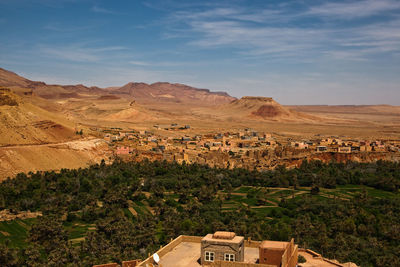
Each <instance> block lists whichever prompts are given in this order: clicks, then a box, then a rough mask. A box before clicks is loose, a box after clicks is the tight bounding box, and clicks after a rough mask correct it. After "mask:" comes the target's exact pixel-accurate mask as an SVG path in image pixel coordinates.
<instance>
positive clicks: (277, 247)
mask: <svg viewBox="0 0 400 267" xmlns="http://www.w3.org/2000/svg"><path fill="white" fill-rule="evenodd" d="M297 257H298V247H297V245H296V244H294V240H293V239H292V240H291V241H290V242H281V241H270V240H265V241H263V242H261V245H260V255H259V263H260V264H267V265H273V266H278V267H279V266H282V267H295V266H296V265H297Z"/></svg>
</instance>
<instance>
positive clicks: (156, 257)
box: [153, 253, 160, 265]
mask: <svg viewBox="0 0 400 267" xmlns="http://www.w3.org/2000/svg"><path fill="white" fill-rule="evenodd" d="M153 260H154V262H155V263H157V265H158V263H159V262H160V256H158V254H157V253H154V254H153Z"/></svg>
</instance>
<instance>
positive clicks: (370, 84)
mask: <svg viewBox="0 0 400 267" xmlns="http://www.w3.org/2000/svg"><path fill="white" fill-rule="evenodd" d="M0 34H1V38H0V67H3V68H5V69H8V70H11V71H14V72H17V73H18V74H21V75H23V76H25V77H27V78H29V79H33V80H41V81H45V82H47V83H59V84H77V83H83V84H85V85H97V86H101V87H105V86H118V85H123V84H125V83H127V82H130V81H136V82H149V83H151V82H157V81H168V82H179V83H186V84H189V85H192V86H196V87H200V88H209V89H211V90H215V91H226V92H228V93H229V94H231V95H233V96H236V97H240V96H244V95H257V96H272V97H274V98H275V99H277V100H278V101H279V102H281V103H282V104H393V105H400V1H398V0H358V1H350V0H346V1H319V0H309V1H308V0H296V1H273V0H270V1H267V0H265V1H264V0H252V1H244V0H243V1H241V0H237V1H236V0H229V1H216V0H213V1H205V0H203V1H177V0H160V1H155V0H143V1H140V0H136V1H134V0H132V1H128V0H127V1H118V0H108V1H107V0H103V1H101V0H0Z"/></svg>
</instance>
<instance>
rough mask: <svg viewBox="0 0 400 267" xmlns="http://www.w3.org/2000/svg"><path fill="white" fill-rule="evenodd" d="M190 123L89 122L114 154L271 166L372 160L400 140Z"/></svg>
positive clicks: (388, 156) (398, 146)
mask: <svg viewBox="0 0 400 267" xmlns="http://www.w3.org/2000/svg"><path fill="white" fill-rule="evenodd" d="M190 128H191V126H190V125H178V124H176V123H172V124H168V125H154V130H156V131H158V132H160V131H163V132H174V136H173V137H171V136H166V135H163V134H160V133H158V134H156V133H154V132H155V131H149V130H140V131H138V130H133V129H122V128H91V130H94V131H97V132H98V133H99V134H100V135H101V136H102V138H104V140H105V141H106V142H107V143H108V144H109V146H110V148H111V150H112V151H113V154H114V156H116V157H120V158H122V159H124V160H133V161H142V160H145V159H148V160H151V161H153V160H166V161H170V162H171V161H176V162H178V163H183V162H185V163H198V164H206V165H209V166H211V167H219V168H230V169H232V168H245V169H249V170H254V169H256V170H263V169H274V168H276V167H277V166H279V165H286V166H287V167H298V166H300V165H301V163H302V161H303V160H321V161H323V162H330V161H332V160H334V161H337V162H346V161H349V160H352V161H357V162H371V161H376V160H379V159H382V160H396V159H399V158H400V153H399V152H400V140H378V139H374V140H365V139H361V140H359V139H354V138H351V139H350V138H346V137H341V136H322V135H319V134H317V135H315V136H314V138H310V139H299V140H295V139H294V138H293V137H287V136H285V135H283V134H277V133H265V132H258V131H255V130H253V129H250V128H245V129H242V130H240V131H236V132H221V133H209V134H203V135H201V134H193V135H191V134H190V133H188V130H189V129H190Z"/></svg>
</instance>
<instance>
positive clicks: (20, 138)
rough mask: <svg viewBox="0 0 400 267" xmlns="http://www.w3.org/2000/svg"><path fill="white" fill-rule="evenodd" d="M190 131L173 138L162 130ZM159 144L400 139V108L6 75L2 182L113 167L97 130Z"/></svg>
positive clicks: (2, 77) (2, 73)
mask: <svg viewBox="0 0 400 267" xmlns="http://www.w3.org/2000/svg"><path fill="white" fill-rule="evenodd" d="M171 124H172V125H174V124H176V125H190V127H187V128H185V131H168V130H165V127H163V126H162V125H171ZM104 127H109V128H120V129H131V130H137V131H151V132H153V133H154V134H157V135H159V136H166V137H167V136H170V137H181V136H183V135H186V136H194V135H197V134H209V133H213V134H215V133H222V132H235V131H240V130H241V129H246V128H250V129H253V130H255V131H260V132H267V133H274V134H276V135H279V136H281V137H282V138H312V137H315V136H339V137H342V138H343V137H346V138H365V139H383V140H398V139H400V107H398V106H389V105H377V106H322V105H321V106H283V105H281V104H279V103H278V102H276V101H275V100H274V99H273V98H271V97H242V98H240V99H237V98H235V97H232V96H230V95H228V94H227V93H225V92H211V91H209V90H207V89H197V88H193V87H190V86H187V85H183V84H171V83H165V82H158V83H154V84H145V83H137V82H130V83H127V84H126V85H124V86H122V87H110V88H98V87H87V86H84V85H48V84H45V83H43V82H36V81H30V80H28V79H25V78H23V77H21V76H19V75H17V74H15V73H13V72H10V71H7V70H4V69H0V146H1V148H0V178H2V179H4V178H6V177H7V176H12V175H15V174H16V173H18V172H21V171H24V172H26V171H37V170H58V169H61V168H76V167H82V166H86V165H87V164H91V163H94V162H99V161H100V160H101V159H103V158H104V159H106V160H108V159H110V157H111V156H112V151H110V148H109V145H108V144H107V143H106V142H104V140H103V135H102V134H101V133H99V131H98V129H99V128H104Z"/></svg>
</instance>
